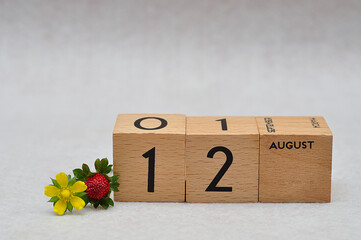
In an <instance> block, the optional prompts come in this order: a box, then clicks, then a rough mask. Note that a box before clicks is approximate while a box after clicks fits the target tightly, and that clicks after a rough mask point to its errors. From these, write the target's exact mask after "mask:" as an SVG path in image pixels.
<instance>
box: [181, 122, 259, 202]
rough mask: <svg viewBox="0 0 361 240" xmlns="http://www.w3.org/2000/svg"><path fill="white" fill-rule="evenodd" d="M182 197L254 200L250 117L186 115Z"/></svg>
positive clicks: (255, 153) (254, 142) (255, 159)
mask: <svg viewBox="0 0 361 240" xmlns="http://www.w3.org/2000/svg"><path fill="white" fill-rule="evenodd" d="M186 128H187V132H186V138H187V144H186V156H187V160H186V166H187V167H186V173H187V187H186V201H187V202H257V201H258V165H259V132H258V127H257V123H256V120H255V118H254V117H187V127H186Z"/></svg>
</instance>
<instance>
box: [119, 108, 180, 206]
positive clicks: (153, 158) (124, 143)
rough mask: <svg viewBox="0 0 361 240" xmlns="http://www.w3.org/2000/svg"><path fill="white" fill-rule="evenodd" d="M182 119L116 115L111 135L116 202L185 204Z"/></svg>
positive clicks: (166, 115) (168, 115) (149, 115)
mask: <svg viewBox="0 0 361 240" xmlns="http://www.w3.org/2000/svg"><path fill="white" fill-rule="evenodd" d="M185 122H186V118H185V115H175V114H174V115H171V114H120V115H118V118H117V121H116V124H115V127H114V131H113V158H114V174H118V175H119V184H120V186H119V192H115V193H114V199H115V200H116V201H149V202H184V201H185Z"/></svg>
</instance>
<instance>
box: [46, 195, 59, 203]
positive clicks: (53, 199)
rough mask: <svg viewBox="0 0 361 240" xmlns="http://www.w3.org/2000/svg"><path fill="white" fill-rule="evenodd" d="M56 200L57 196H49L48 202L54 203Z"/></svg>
mask: <svg viewBox="0 0 361 240" xmlns="http://www.w3.org/2000/svg"><path fill="white" fill-rule="evenodd" d="M58 200H59V197H57V196H55V197H52V198H50V200H49V201H48V202H53V203H56V202H57V201H58Z"/></svg>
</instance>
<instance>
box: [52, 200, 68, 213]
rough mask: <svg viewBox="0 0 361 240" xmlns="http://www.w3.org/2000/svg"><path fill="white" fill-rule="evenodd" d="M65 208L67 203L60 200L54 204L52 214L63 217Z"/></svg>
mask: <svg viewBox="0 0 361 240" xmlns="http://www.w3.org/2000/svg"><path fill="white" fill-rule="evenodd" d="M66 207H67V202H66V201H65V200H62V199H60V200H59V201H57V202H56V203H55V206H54V212H56V213H57V214H59V215H63V214H64V212H65V210H66Z"/></svg>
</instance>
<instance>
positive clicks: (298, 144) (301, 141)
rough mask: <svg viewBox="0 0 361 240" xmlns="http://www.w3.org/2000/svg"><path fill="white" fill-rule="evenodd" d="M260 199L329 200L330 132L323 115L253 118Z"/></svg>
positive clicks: (263, 200) (269, 200) (275, 200)
mask: <svg viewBox="0 0 361 240" xmlns="http://www.w3.org/2000/svg"><path fill="white" fill-rule="evenodd" d="M256 120H257V124H258V127H259V131H260V176H259V177H260V181H259V201H260V202H329V201H330V198H331V165H332V133H331V130H330V129H329V127H328V126H327V123H326V121H325V119H324V118H323V117H257V118H256Z"/></svg>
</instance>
